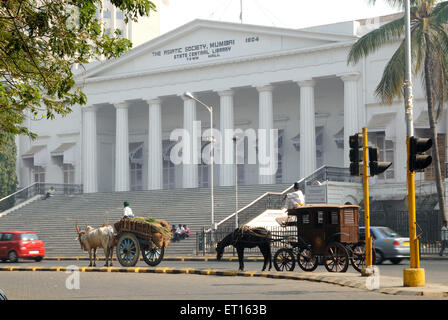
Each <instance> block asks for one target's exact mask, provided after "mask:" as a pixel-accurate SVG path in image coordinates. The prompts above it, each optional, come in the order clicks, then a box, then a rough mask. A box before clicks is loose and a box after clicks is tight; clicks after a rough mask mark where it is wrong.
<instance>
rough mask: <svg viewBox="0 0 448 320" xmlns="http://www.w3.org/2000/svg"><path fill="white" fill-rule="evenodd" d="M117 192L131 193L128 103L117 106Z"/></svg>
mask: <svg viewBox="0 0 448 320" xmlns="http://www.w3.org/2000/svg"><path fill="white" fill-rule="evenodd" d="M115 109H116V118H117V122H116V137H115V191H129V125H128V109H129V105H128V104H127V103H126V102H121V103H117V104H115Z"/></svg>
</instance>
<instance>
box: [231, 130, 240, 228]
mask: <svg viewBox="0 0 448 320" xmlns="http://www.w3.org/2000/svg"><path fill="white" fill-rule="evenodd" d="M232 140H233V142H234V144H235V228H238V226H239V221H238V155H237V137H233V139H232Z"/></svg>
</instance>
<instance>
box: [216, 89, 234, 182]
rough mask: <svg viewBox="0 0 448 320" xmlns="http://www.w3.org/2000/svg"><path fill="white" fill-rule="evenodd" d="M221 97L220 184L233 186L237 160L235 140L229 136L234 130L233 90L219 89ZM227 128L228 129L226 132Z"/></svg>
mask: <svg viewBox="0 0 448 320" xmlns="http://www.w3.org/2000/svg"><path fill="white" fill-rule="evenodd" d="M218 94H219V98H220V129H221V134H222V138H223V139H222V140H221V159H222V162H221V164H220V166H219V185H221V186H233V185H234V184H235V164H234V162H235V160H234V159H233V158H234V156H233V141H232V136H233V134H232V135H231V136H229V134H230V131H229V129H230V130H231V131H232V132H233V123H234V121H233V91H232V90H223V91H218ZM226 130H228V131H227V132H226Z"/></svg>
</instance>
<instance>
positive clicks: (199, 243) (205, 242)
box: [196, 226, 297, 256]
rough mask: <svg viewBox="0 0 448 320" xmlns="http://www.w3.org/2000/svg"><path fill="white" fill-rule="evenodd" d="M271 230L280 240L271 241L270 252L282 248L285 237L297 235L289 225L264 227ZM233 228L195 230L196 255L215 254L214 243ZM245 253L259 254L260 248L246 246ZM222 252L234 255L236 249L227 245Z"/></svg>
mask: <svg viewBox="0 0 448 320" xmlns="http://www.w3.org/2000/svg"><path fill="white" fill-rule="evenodd" d="M266 229H268V230H269V231H270V232H271V235H272V238H273V239H281V238H283V239H284V240H282V241H280V240H279V241H272V242H271V252H272V254H274V253H275V252H276V251H277V250H278V249H280V248H283V247H285V246H287V245H288V243H287V239H289V240H291V241H292V238H294V237H295V238H296V237H297V231H296V230H295V229H293V228H291V227H288V228H284V227H281V226H278V227H266ZM234 230H235V228H228V229H224V228H223V229H221V230H216V231H214V232H207V230H205V229H203V230H202V231H199V232H196V254H197V255H204V256H205V255H209V254H216V250H215V248H216V245H217V243H218V242H219V241H221V240H222V239H224V237H225V236H227V235H228V234H229V233H232V232H233V231H234ZM244 252H245V254H249V255H261V252H260V249H258V247H254V248H246V249H245V250H244ZM224 253H226V254H232V255H236V250H235V249H234V247H233V246H228V247H226V248H225V249H224Z"/></svg>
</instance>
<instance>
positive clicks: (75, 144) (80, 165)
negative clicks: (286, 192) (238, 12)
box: [18, 16, 446, 198]
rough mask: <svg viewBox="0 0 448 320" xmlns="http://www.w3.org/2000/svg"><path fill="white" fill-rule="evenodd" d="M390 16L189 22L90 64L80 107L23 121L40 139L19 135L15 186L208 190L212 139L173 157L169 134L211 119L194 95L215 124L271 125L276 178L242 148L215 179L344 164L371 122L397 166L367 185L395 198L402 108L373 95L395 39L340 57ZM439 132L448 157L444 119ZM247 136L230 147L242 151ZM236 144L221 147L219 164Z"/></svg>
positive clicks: (262, 149)
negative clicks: (296, 25) (284, 22)
mask: <svg viewBox="0 0 448 320" xmlns="http://www.w3.org/2000/svg"><path fill="white" fill-rule="evenodd" d="M393 18H396V16H386V17H381V18H375V19H367V20H359V21H349V22H344V23H337V24H332V25H325V26H319V27H313V28H307V29H299V30H296V29H284V28H275V27H264V26H254V25H245V24H236V23H226V22H216V21H205V20H195V21H192V22H190V23H188V24H186V25H183V26H182V27H179V28H177V29H175V30H173V31H171V32H169V33H166V34H163V35H161V36H159V37H157V38H155V39H153V40H151V41H149V42H146V43H144V44H142V45H140V46H138V47H136V48H134V49H132V50H131V51H130V52H129V53H127V54H125V55H123V56H122V57H120V58H119V59H116V60H112V61H103V62H101V63H92V64H90V65H87V66H86V69H85V70H84V69H80V70H77V78H76V79H77V85H78V86H80V87H82V88H83V90H84V92H85V93H86V95H87V98H88V104H87V105H86V106H76V107H74V108H73V112H72V113H71V114H70V115H68V116H66V117H64V118H58V119H56V120H52V121H47V120H40V121H29V122H28V125H29V126H30V128H31V130H33V131H35V132H37V133H38V134H39V137H38V138H37V139H36V140H35V141H29V139H27V138H25V137H21V138H20V139H19V141H18V147H19V156H18V157H19V163H20V164H19V169H18V171H19V179H20V185H21V186H26V185H29V184H31V183H32V182H35V181H45V182H50V183H74V184H82V185H83V187H84V192H109V191H125V190H141V189H161V188H194V187H207V186H209V183H210V165H208V163H206V161H204V159H202V156H203V152H199V153H197V151H198V150H199V151H203V150H205V149H206V148H210V145H209V143H210V142H209V141H210V140H208V139H202V140H201V141H200V143H199V144H197V143H196V147H197V148H196V149H195V150H196V151H195V152H193V153H194V154H195V155H196V160H197V161H196V162H195V163H193V164H191V163H190V164H182V163H181V164H175V163H173V161H172V158H171V155H172V149H173V147H174V146H175V145H176V144H177V143H178V142H177V141H173V140H171V139H170V137H172V133H173V131H174V130H176V129H186V130H188V132H192V130H193V129H194V127H195V124H197V123H199V124H200V128H199V130H200V131H201V132H203V131H205V130H207V129H208V128H210V125H211V123H210V113H209V111H208V110H207V108H205V107H204V106H203V105H201V104H200V103H198V102H196V101H195V100H192V99H189V98H186V97H185V96H184V93H185V92H191V93H192V94H193V95H194V96H195V97H196V98H197V99H199V100H200V101H201V102H203V103H204V104H206V105H207V106H212V107H213V127H214V128H215V129H218V130H220V131H221V132H224V131H225V130H226V129H241V130H242V131H247V130H254V131H255V132H257V133H258V132H259V131H258V130H259V129H266V130H267V131H269V130H270V129H277V131H276V132H277V136H276V137H275V139H276V141H275V146H276V150H278V155H277V156H276V160H275V161H276V163H275V164H276V168H277V170H276V172H275V173H274V174H272V175H260V163H248V162H247V161H246V160H247V152H245V153H243V155H241V154H239V155H237V158H238V159H240V160H239V163H240V164H238V166H235V165H232V164H215V166H214V168H215V170H214V173H215V175H214V182H215V185H233V184H234V183H235V177H236V176H237V177H238V183H239V184H259V183H263V184H272V183H291V182H293V181H296V180H298V179H300V178H301V177H305V176H307V175H309V174H310V173H312V172H313V171H314V170H316V169H317V168H319V167H321V166H323V165H329V166H338V167H348V165H349V146H348V140H349V136H350V135H353V134H354V133H356V132H361V130H362V128H363V127H368V130H369V143H370V144H371V145H373V146H377V147H378V148H379V150H380V157H381V158H382V159H384V160H386V161H392V162H393V166H392V167H391V168H390V169H389V170H387V171H386V173H385V174H383V175H381V176H379V177H376V178H375V179H372V181H373V183H374V188H373V190H374V192H375V187H377V188H378V190H382V191H378V195H379V196H380V197H381V194H383V196H384V197H385V198H387V197H388V196H397V195H398V196H397V197H398V198H400V197H401V196H402V193H403V192H402V191H403V190H405V188H406V184H405V182H406V144H405V137H406V126H405V116H404V103H403V101H402V100H399V99H398V100H397V101H395V102H394V103H393V104H392V105H382V104H380V103H379V100H378V99H377V97H376V96H375V94H374V91H375V87H376V85H377V84H378V82H379V80H380V77H381V75H382V71H383V69H384V66H385V64H386V63H387V61H388V60H389V58H390V57H391V55H392V53H393V52H394V50H395V49H396V47H397V43H395V44H394V43H392V44H390V45H388V46H385V47H384V48H383V49H381V50H380V51H378V52H376V53H374V54H372V55H371V56H369V57H367V58H365V59H362V60H361V61H360V62H359V63H358V64H356V65H351V64H350V65H349V64H347V54H348V52H349V50H350V48H351V46H352V44H353V43H354V42H355V41H356V40H357V39H358V38H359V36H361V35H362V34H364V33H365V32H368V31H369V30H372V29H373V28H377V27H378V26H379V25H380V24H381V23H384V22H385V21H388V20H390V19H393ZM414 84H415V85H414V105H415V109H414V120H415V121H414V124H415V128H416V134H418V135H420V136H425V135H428V134H429V132H428V127H429V125H428V120H427V112H426V104H425V96H424V92H423V91H422V88H421V86H420V82H419V80H418V79H416V80H415V81H414ZM439 132H440V134H441V141H442V143H443V146H444V147H443V157H444V154H445V139H444V137H445V133H446V119H441V120H440V121H439ZM191 139H192V140H193V138H191ZM244 141H245V140H242V142H241V141H240V142H241V144H242V148H240V146H239V147H238V149H237V150H244V151H248V149H249V148H250V146H248V143H247V140H246V142H244ZM191 142H192V141H191ZM269 142H270V140H269V139H267V140H266V139H260V137H259V136H257V137H256V152H257V154H267V153H266V152H268V151H269V150H270V149H269V146H270V144H269ZM191 145H195V144H194V143H193V142H192V144H191ZM234 150H235V149H234V148H233V147H232V145H224V144H222V146H221V147H220V152H221V153H222V155H223V157H228V158H227V159H233V157H234ZM237 152H238V151H237ZM258 159H260V158H258ZM235 170H237V173H236V172H235ZM235 173H236V174H235ZM429 178H430V177H429V176H428V173H427V174H426V175H425V176H424V175H423V174H420V175H418V177H417V182H419V181H420V182H421V183H422V185H425V186H426V184H425V183H426V180H428V181H429V180H430V179H429ZM431 184H432V183H430V182H428V185H431ZM391 190H392V191H391ZM393 190H395V191H393ZM400 194H401V195H400Z"/></svg>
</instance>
